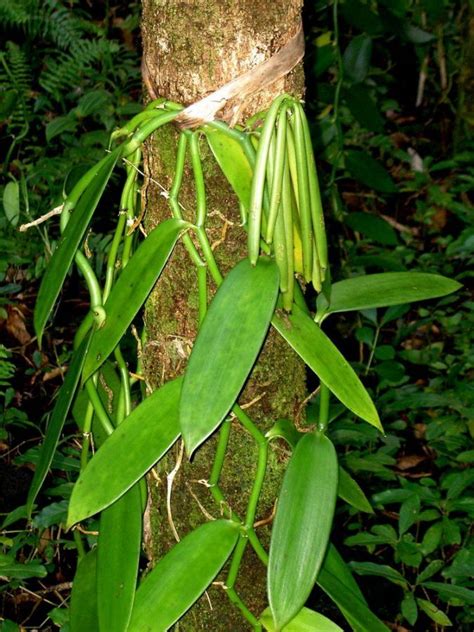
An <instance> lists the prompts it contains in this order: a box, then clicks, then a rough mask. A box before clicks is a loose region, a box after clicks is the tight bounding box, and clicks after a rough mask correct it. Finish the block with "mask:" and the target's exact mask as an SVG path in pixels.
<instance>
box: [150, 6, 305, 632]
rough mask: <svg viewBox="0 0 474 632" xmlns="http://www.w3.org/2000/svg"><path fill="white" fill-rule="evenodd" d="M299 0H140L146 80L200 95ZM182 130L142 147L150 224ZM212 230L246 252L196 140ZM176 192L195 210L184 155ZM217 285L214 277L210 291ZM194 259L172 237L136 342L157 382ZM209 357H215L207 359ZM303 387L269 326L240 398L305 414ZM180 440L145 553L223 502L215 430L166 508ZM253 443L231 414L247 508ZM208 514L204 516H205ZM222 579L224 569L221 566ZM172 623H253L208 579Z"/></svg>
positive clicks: (238, 255) (185, 307)
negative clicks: (217, 488)
mask: <svg viewBox="0 0 474 632" xmlns="http://www.w3.org/2000/svg"><path fill="white" fill-rule="evenodd" d="M301 4H302V0H259V1H258V2H251V1H250V0H224V1H223V0H195V1H190V0H186V1H181V2H178V1H177V0H143V20H142V33H143V49H144V66H145V67H146V69H147V83H148V84H150V83H151V85H152V86H153V89H154V91H155V93H156V94H157V95H158V96H163V97H166V98H168V99H170V100H173V101H178V102H180V103H182V104H184V105H189V104H191V103H194V102H195V101H197V100H199V99H200V98H202V97H204V96H206V95H207V94H208V93H210V92H212V91H214V90H215V89H217V88H219V87H220V86H222V85H223V84H224V83H226V82H228V81H230V80H231V79H233V78H235V77H236V76H238V75H240V74H241V73H243V72H245V71H246V70H248V69H250V68H252V67H254V66H255V65H256V64H258V63H260V62H261V61H263V60H265V59H268V58H269V57H270V56H271V55H272V54H273V53H275V52H276V51H278V50H279V49H280V48H281V47H282V46H283V45H284V44H285V43H286V42H287V41H288V40H289V39H290V38H291V37H292V36H293V35H294V34H295V33H296V32H297V31H298V29H299V27H300V19H301V18H300V11H301ZM303 85H304V78H303V71H302V67H301V66H299V67H297V68H296V69H295V70H294V71H292V72H291V73H290V74H289V75H287V76H286V77H285V78H284V79H282V80H279V81H277V82H275V83H274V84H273V85H271V86H270V88H269V89H266V90H263V91H261V92H260V93H258V94H257V95H256V96H255V98H252V100H251V101H249V102H247V103H245V104H244V107H243V109H242V120H245V119H246V118H247V117H248V116H250V115H252V114H254V113H256V112H258V111H260V110H263V109H265V108H266V107H268V105H269V103H270V102H271V101H272V100H273V99H274V98H275V96H277V95H278V94H281V93H282V92H290V93H292V94H296V95H301V94H302V91H303ZM176 138H177V132H176V131H175V130H173V129H170V128H167V129H164V130H160V131H159V133H157V134H155V136H154V137H153V139H152V140H151V141H150V142H149V143H148V144H147V147H146V151H145V174H146V177H145V184H144V187H143V204H144V206H145V209H146V225H147V228H148V229H150V228H151V227H153V226H155V225H156V224H157V223H159V222H160V221H163V220H164V219H166V218H168V217H169V216H170V210H169V207H168V204H167V203H166V199H165V197H164V196H163V195H162V194H163V190H169V188H170V186H171V181H172V177H173V173H174V162H175V155H176ZM200 148H201V154H202V157H203V161H204V173H205V180H206V193H207V196H208V208H209V216H210V221H209V228H208V236H209V240H210V242H211V244H213V249H214V255H215V257H216V260H217V262H218V264H219V266H220V268H221V271H222V272H223V273H224V274H225V273H227V271H228V270H229V269H230V268H231V267H233V266H234V265H235V264H236V263H237V262H238V261H239V260H240V259H242V258H243V257H245V256H246V233H245V231H244V230H243V229H242V227H241V226H240V225H239V224H240V216H239V210H238V203H237V199H236V197H235V195H234V194H233V192H232V190H231V189H230V187H229V186H228V184H227V182H226V180H225V179H224V177H223V176H222V174H221V173H220V171H219V168H218V167H217V166H216V164H215V162H214V160H213V159H212V157H211V155H210V151H209V150H208V149H207V147H206V143H205V141H204V140H202V142H201V144H200ZM181 202H182V204H183V207H184V209H186V210H185V211H184V214H185V216H187V217H189V218H190V219H192V218H193V213H194V212H193V208H194V189H193V185H192V175H191V172H190V166H189V164H188V165H186V169H185V179H184V185H183V190H182V196H181ZM214 291H215V287H214V286H213V284H212V283H211V282H209V292H210V295H212V293H213V292H214ZM197 308H198V298H197V284H196V271H195V269H194V267H193V265H192V264H191V261H190V259H189V257H188V255H187V253H186V251H185V250H184V248H183V247H182V246H181V245H178V246H177V248H176V249H175V252H174V254H173V256H172V259H171V261H170V262H169V264H168V266H167V269H166V272H165V274H164V275H163V276H162V278H161V279H160V281H159V283H158V285H157V287H156V288H155V290H154V292H153V294H152V296H151V298H150V300H149V302H148V305H147V309H146V314H145V323H146V331H147V336H148V339H147V343H146V345H145V346H144V350H143V364H144V370H145V375H146V377H147V380H148V382H149V383H150V384H151V386H152V387H157V386H159V385H160V384H162V383H163V382H166V381H168V380H169V379H172V378H174V377H175V376H177V375H179V374H181V373H182V372H183V370H184V368H185V365H186V361H187V358H188V356H189V353H190V351H191V348H192V343H193V340H194V338H195V336H196V331H197V322H198V318H197V315H198V309H197ZM209 361H210V362H211V361H212V358H210V359H209ZM304 397H305V370H304V366H303V364H302V363H301V361H300V360H299V359H298V358H297V357H296V356H295V354H293V352H292V351H291V350H290V349H289V348H288V347H287V345H286V343H284V342H283V340H282V339H280V338H279V336H278V334H276V333H275V332H274V331H271V332H270V333H269V335H268V338H267V340H266V342H265V345H264V348H263V350H262V352H261V355H260V357H259V360H258V363H257V364H256V366H255V368H254V370H253V373H252V376H251V379H250V380H249V381H248V383H247V385H246V387H245V389H244V391H243V393H242V395H241V397H240V400H239V402H240V404H241V405H243V406H248V408H247V413H248V414H249V415H250V416H251V417H252V419H253V420H254V421H255V422H256V423H257V424H258V425H259V427H260V428H261V429H262V430H265V429H267V428H269V427H270V426H271V425H272V424H273V423H274V422H275V421H276V420H277V419H279V418H283V417H289V418H292V419H294V418H295V416H296V417H297V416H300V413H301V403H302V401H303V399H304ZM180 450H181V448H180V446H179V445H177V446H175V448H173V450H172V451H171V452H170V454H169V455H168V457H167V459H166V460H165V461H163V462H162V463H161V464H160V466H159V468H157V470H156V471H155V472H154V476H151V477H150V479H149V488H150V498H151V502H150V503H149V508H148V512H147V515H148V528H147V533H146V545H147V550H148V553H149V555H150V557H151V560H152V562H153V561H155V560H157V559H159V558H160V557H161V556H162V555H163V554H164V553H165V552H166V551H167V550H168V549H169V548H170V547H171V546H173V545H174V544H175V542H176V539H175V535H174V534H173V528H172V526H173V525H174V529H175V530H176V532H177V534H178V536H179V537H180V538H182V537H183V536H184V535H186V533H188V532H189V531H190V530H192V529H193V528H195V527H196V526H198V525H199V524H200V523H202V522H204V521H206V520H207V519H208V518H209V514H210V515H211V516H213V517H219V516H220V515H221V512H224V513H225V512H226V508H225V507H221V508H219V507H218V506H216V504H215V503H213V501H212V498H211V495H210V494H209V490H208V489H207V488H206V486H205V484H204V483H203V482H205V481H207V480H208V478H209V475H210V468H211V465H212V461H213V458H214V452H215V439H211V440H210V441H208V442H207V443H206V444H205V445H204V446H203V447H202V448H201V449H199V450H198V452H197V454H196V456H195V457H194V459H193V461H192V463H189V462H187V459H186V457H183V459H182V461H181V464H180V467H179V469H178V470H177V474H176V476H175V478H174V481H173V486H172V493H171V503H170V505H169V510H168V511H167V503H166V498H167V491H168V489H167V487H168V482H167V473H169V472H170V471H171V470H172V469H173V468H174V467H175V465H176V464H177V463H178V462H179V457H180ZM256 456H257V450H256V446H255V444H254V443H253V441H252V440H251V439H250V437H249V436H248V435H247V434H246V433H245V432H244V431H243V430H242V428H241V427H240V426H239V425H238V424H237V423H233V424H232V431H231V439H230V443H229V447H228V452H227V457H226V463H225V466H224V470H223V474H222V479H221V484H222V488H223V491H224V493H225V495H226V498H227V500H228V503H229V506H230V507H231V508H232V509H233V510H235V511H236V512H237V513H238V514H239V515H240V516H243V515H244V514H245V509H246V505H247V500H248V493H249V489H250V487H251V484H252V481H253V477H254V474H255V468H256ZM287 458H288V455H287V452H286V450H285V447H284V445H282V444H275V443H272V445H271V449H270V458H269V466H268V469H267V475H266V480H265V485H264V490H263V494H262V497H261V500H260V504H259V507H258V515H257V517H258V520H259V521H262V522H263V523H265V524H264V525H262V526H261V527H259V528H258V535H259V537H260V538H261V539H262V542H264V543H265V544H266V545H268V541H269V533H270V525H271V517H272V512H273V507H274V502H275V498H276V496H277V494H278V489H279V486H280V483H281V479H282V474H283V471H284V467H285V465H286V462H287ZM206 515H207V516H208V517H207V518H206ZM265 575H266V573H265V568H264V567H263V565H262V564H261V562H260V561H259V560H258V559H257V557H256V556H255V555H254V554H253V552H252V551H251V550H250V547H247V552H246V555H245V558H244V563H243V566H242V567H241V572H240V576H239V580H238V582H237V585H236V589H237V591H238V593H239V594H240V596H241V597H242V598H243V600H244V601H245V602H246V604H247V605H248V607H249V608H250V610H251V611H252V612H253V613H254V614H255V615H256V616H259V614H260V613H261V611H262V610H263V609H264V608H265V607H266V605H267V604H266V599H265ZM218 580H219V581H221V582H223V581H224V580H225V572H224V573H223V574H222V576H220V577H219V578H218ZM177 629H179V630H207V631H210V630H219V631H221V630H222V631H224V632H225V631H227V630H228V631H229V632H231V631H232V632H236V631H240V630H248V629H251V626H249V624H248V622H246V621H245V619H244V618H243V616H242V615H241V613H240V611H239V610H238V609H237V608H236V607H235V606H233V605H232V604H231V603H230V601H229V600H228V599H227V597H226V595H225V592H224V590H223V589H222V586H219V585H217V586H212V587H210V589H209V590H208V595H207V598H206V597H203V598H202V599H201V600H200V601H199V602H198V603H197V604H196V606H194V607H193V608H192V609H191V610H190V612H189V613H188V614H187V615H186V616H185V617H184V618H183V619H182V620H181V621H180V622H179V624H178V625H177Z"/></svg>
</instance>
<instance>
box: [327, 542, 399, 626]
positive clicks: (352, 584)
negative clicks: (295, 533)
mask: <svg viewBox="0 0 474 632" xmlns="http://www.w3.org/2000/svg"><path fill="white" fill-rule="evenodd" d="M317 584H318V586H319V587H320V588H322V589H323V590H324V592H325V593H326V594H327V595H328V596H329V597H330V598H331V599H332V601H334V603H335V604H336V605H337V607H338V608H339V610H340V611H341V612H342V614H343V615H344V617H345V618H346V619H347V621H348V623H349V624H350V625H351V627H352V628H353V629H354V630H357V632H388V628H387V627H386V626H385V625H384V624H383V623H382V621H380V619H379V618H378V617H377V616H376V615H375V614H374V613H373V612H372V611H371V610H370V608H369V607H368V606H367V603H366V601H365V599H364V597H363V595H362V593H361V592H360V589H359V586H358V585H357V582H356V581H355V579H354V578H353V576H352V573H351V571H350V569H349V567H348V566H347V565H346V564H345V563H344V561H343V559H342V558H341V556H340V555H339V553H338V552H337V550H336V549H335V548H334V546H332V545H330V546H329V547H328V552H327V554H326V558H325V559H324V563H323V566H322V568H321V570H320V572H319V575H318V577H317Z"/></svg>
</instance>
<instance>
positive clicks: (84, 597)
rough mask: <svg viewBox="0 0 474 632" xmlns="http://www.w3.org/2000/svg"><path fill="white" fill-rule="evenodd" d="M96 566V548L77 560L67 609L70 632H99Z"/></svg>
mask: <svg viewBox="0 0 474 632" xmlns="http://www.w3.org/2000/svg"><path fill="white" fill-rule="evenodd" d="M96 568H97V549H93V550H92V551H90V552H89V553H87V555H86V556H85V557H83V558H82V560H81V561H80V562H79V565H78V567H77V570H76V574H75V576H74V581H73V583H72V591H71V606H70V609H69V626H70V630H71V632H84V631H85V630H87V632H99V620H98V618H97V579H96Z"/></svg>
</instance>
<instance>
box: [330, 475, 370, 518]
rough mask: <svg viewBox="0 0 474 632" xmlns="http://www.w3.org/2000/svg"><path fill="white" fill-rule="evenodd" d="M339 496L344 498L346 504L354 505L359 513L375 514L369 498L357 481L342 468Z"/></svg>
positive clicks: (338, 489) (338, 488)
mask: <svg viewBox="0 0 474 632" xmlns="http://www.w3.org/2000/svg"><path fill="white" fill-rule="evenodd" d="M337 495H338V496H339V498H342V499H343V500H345V501H346V503H349V505H352V506H353V507H355V508H356V509H358V510H359V511H364V512H366V513H374V510H373V509H372V505H371V504H370V502H369V501H368V500H367V496H366V495H365V494H364V492H363V491H362V489H361V488H360V486H359V484H358V483H357V481H355V480H354V479H353V478H352V476H351V475H350V474H349V473H348V472H346V470H344V469H343V468H342V467H340V468H339V483H338V487H337Z"/></svg>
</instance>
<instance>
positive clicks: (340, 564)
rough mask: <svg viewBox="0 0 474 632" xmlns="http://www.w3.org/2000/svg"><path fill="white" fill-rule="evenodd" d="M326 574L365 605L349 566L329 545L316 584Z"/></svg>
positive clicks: (332, 546) (333, 547)
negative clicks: (333, 577)
mask: <svg viewBox="0 0 474 632" xmlns="http://www.w3.org/2000/svg"><path fill="white" fill-rule="evenodd" d="M327 573H329V574H331V575H334V576H335V577H337V578H338V579H339V581H340V582H341V583H342V584H343V585H344V586H345V587H346V588H348V589H349V590H350V591H351V592H353V593H354V595H355V596H356V597H357V598H358V599H359V601H362V603H364V604H365V605H367V602H366V600H365V597H364V595H363V593H362V591H361V589H360V588H359V584H358V583H357V582H356V580H355V578H354V575H353V574H352V571H351V569H350V566H349V565H348V564H346V563H345V562H344V560H343V559H342V557H341V555H340V553H339V551H338V550H337V549H336V547H335V546H334V544H331V543H330V544H329V546H328V548H327V551H326V556H325V558H324V561H323V565H322V567H321V571H320V573H319V575H318V578H317V583H318V584H319V583H320V579H321V577H323V575H325V574H327Z"/></svg>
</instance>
